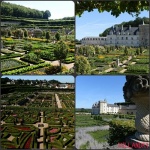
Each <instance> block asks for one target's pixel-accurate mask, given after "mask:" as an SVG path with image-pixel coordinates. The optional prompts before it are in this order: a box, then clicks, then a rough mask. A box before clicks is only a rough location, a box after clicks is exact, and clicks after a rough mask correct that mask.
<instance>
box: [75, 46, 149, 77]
mask: <svg viewBox="0 0 150 150" xmlns="http://www.w3.org/2000/svg"><path fill="white" fill-rule="evenodd" d="M77 55H78V56H84V57H85V59H87V61H88V62H89V64H90V65H89V66H90V67H89V68H90V70H89V73H90V74H132V73H134V74H147V73H148V70H149V69H148V64H149V52H148V48H144V47H139V48H137V47H136V48H135V47H125V46H120V47H113V46H104V47H103V46H92V45H89V46H83V45H80V46H78V47H77ZM81 58H82V57H81ZM140 65H141V66H140ZM83 68H86V67H83ZM78 69H80V68H77V69H76V70H78ZM77 73H78V72H77Z"/></svg>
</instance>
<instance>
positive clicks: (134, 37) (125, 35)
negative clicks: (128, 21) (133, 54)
mask: <svg viewBox="0 0 150 150" xmlns="http://www.w3.org/2000/svg"><path fill="white" fill-rule="evenodd" d="M81 44H83V45H90V44H91V45H102V46H103V45H111V46H123V45H124V46H134V47H139V46H149V24H144V23H143V24H142V25H139V26H138V27H131V26H130V25H129V27H124V26H123V25H122V26H118V25H115V26H113V27H111V28H110V30H109V32H108V35H107V36H106V37H85V38H83V39H81Z"/></svg>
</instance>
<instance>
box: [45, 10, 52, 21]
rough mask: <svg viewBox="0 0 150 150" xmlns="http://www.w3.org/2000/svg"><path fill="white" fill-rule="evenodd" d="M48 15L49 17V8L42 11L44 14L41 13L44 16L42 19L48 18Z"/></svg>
mask: <svg viewBox="0 0 150 150" xmlns="http://www.w3.org/2000/svg"><path fill="white" fill-rule="evenodd" d="M49 17H51V13H50V11H49V10H46V11H45V12H44V14H43V18H44V19H48V18H49Z"/></svg>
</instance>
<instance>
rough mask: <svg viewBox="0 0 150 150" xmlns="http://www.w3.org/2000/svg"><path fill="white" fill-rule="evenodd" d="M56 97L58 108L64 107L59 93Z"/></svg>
mask: <svg viewBox="0 0 150 150" xmlns="http://www.w3.org/2000/svg"><path fill="white" fill-rule="evenodd" d="M55 98H56V102H57V106H58V108H62V105H61V102H60V100H59V97H58V95H57V94H55Z"/></svg>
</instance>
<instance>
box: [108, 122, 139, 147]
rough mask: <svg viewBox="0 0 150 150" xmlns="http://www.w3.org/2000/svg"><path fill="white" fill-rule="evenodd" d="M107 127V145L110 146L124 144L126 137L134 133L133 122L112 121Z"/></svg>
mask: <svg viewBox="0 0 150 150" xmlns="http://www.w3.org/2000/svg"><path fill="white" fill-rule="evenodd" d="M109 126H110V128H109V138H108V143H109V145H110V146H112V145H115V144H118V143H120V142H124V141H125V138H126V137H127V136H130V135H132V134H134V133H135V131H136V129H135V121H134V120H127V121H124V120H112V121H111V122H110V123H109Z"/></svg>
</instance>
